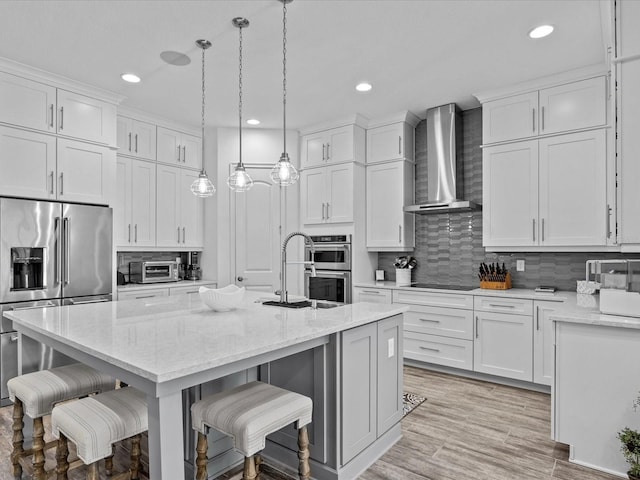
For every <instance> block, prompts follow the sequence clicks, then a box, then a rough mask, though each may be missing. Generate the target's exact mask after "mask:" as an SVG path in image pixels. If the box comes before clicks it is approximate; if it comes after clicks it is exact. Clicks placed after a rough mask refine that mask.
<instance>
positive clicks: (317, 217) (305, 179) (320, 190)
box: [300, 168, 326, 225]
mask: <svg viewBox="0 0 640 480" xmlns="http://www.w3.org/2000/svg"><path fill="white" fill-rule="evenodd" d="M325 172H326V170H325V169H324V168H312V169H309V170H304V171H303V172H302V173H301V174H300V177H301V178H300V191H301V192H302V201H301V204H302V205H301V206H302V223H303V224H305V225H310V224H317V223H324V221H325V218H326V214H325V211H326V200H325V183H326V174H325Z"/></svg>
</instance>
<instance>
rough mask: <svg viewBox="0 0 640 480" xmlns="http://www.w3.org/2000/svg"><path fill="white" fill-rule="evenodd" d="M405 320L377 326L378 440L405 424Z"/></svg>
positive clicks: (388, 321)
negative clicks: (403, 410) (403, 396)
mask: <svg viewBox="0 0 640 480" xmlns="http://www.w3.org/2000/svg"><path fill="white" fill-rule="evenodd" d="M402 329H403V320H402V316H401V315H396V316H395V317H391V318H387V319H385V320H381V321H380V322H378V375H377V376H378V428H377V430H378V437H379V436H380V435H382V434H383V433H384V432H386V431H387V430H389V429H390V428H391V427H393V426H394V425H395V424H396V423H398V422H399V421H400V420H402V408H403V405H402V390H403V378H402V373H403V371H402V367H403V360H404V359H403V355H402V352H403V351H404V346H403V337H404V335H403V334H402Z"/></svg>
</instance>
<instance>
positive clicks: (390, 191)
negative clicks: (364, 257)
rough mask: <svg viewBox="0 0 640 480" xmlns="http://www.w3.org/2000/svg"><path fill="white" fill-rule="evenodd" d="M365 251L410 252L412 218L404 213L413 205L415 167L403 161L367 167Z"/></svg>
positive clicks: (411, 245)
mask: <svg viewBox="0 0 640 480" xmlns="http://www.w3.org/2000/svg"><path fill="white" fill-rule="evenodd" d="M366 177H367V180H366V181H367V189H366V192H367V193H366V198H367V201H366V209H367V226H366V229H367V240H366V242H367V243H366V244H367V249H368V250H372V251H394V252H398V251H412V250H413V249H414V248H415V215H413V214H411V213H407V212H405V211H404V210H403V208H404V207H405V206H408V205H411V204H413V198H414V165H413V163H411V162H407V161H404V160H399V161H394V162H387V163H378V164H373V165H367V167H366Z"/></svg>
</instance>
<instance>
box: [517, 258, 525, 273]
mask: <svg viewBox="0 0 640 480" xmlns="http://www.w3.org/2000/svg"><path fill="white" fill-rule="evenodd" d="M516 271H517V272H524V260H516Z"/></svg>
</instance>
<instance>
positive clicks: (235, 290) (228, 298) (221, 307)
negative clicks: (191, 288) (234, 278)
mask: <svg viewBox="0 0 640 480" xmlns="http://www.w3.org/2000/svg"><path fill="white" fill-rule="evenodd" d="M244 292H245V288H244V287H242V288H240V287H238V286H237V285H233V284H231V285H227V286H226V287H223V288H207V287H200V288H199V289H198V293H199V294H200V298H201V299H202V301H203V302H204V303H205V305H206V306H207V307H209V308H210V309H211V310H214V311H216V312H228V311H229V310H233V309H234V308H237V307H238V305H240V303H241V302H242V299H243V298H244Z"/></svg>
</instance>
